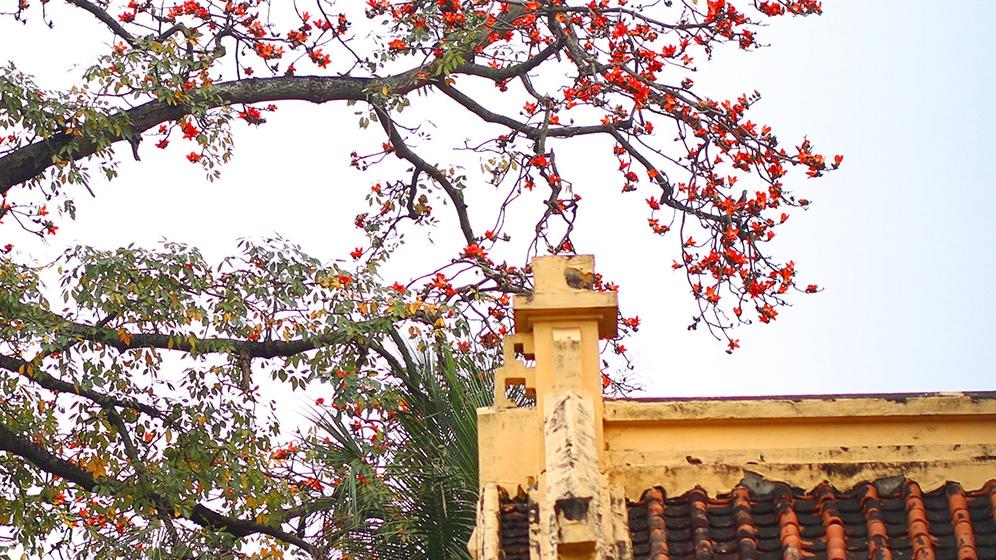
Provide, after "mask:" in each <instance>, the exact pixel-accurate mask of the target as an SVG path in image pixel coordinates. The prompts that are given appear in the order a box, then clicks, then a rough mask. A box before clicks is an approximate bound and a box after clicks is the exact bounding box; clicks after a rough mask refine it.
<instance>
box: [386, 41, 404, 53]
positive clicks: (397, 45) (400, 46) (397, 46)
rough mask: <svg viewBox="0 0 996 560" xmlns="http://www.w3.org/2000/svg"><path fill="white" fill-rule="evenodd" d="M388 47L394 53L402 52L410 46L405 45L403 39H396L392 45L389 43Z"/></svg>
mask: <svg viewBox="0 0 996 560" xmlns="http://www.w3.org/2000/svg"><path fill="white" fill-rule="evenodd" d="M387 46H388V47H389V48H390V49H391V50H392V51H400V50H402V49H405V48H407V47H408V44H407V43H405V42H404V41H402V40H401V39H394V40H393V41H391V42H390V43H388V44H387Z"/></svg>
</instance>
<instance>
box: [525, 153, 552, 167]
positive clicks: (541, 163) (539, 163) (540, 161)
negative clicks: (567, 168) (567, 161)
mask: <svg viewBox="0 0 996 560" xmlns="http://www.w3.org/2000/svg"><path fill="white" fill-rule="evenodd" d="M529 165H535V166H536V167H546V166H547V165H550V160H548V159H546V156H545V155H543V154H540V155H538V156H536V157H534V158H533V159H531V160H529Z"/></svg>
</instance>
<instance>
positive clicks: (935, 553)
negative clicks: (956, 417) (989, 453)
mask: <svg viewBox="0 0 996 560" xmlns="http://www.w3.org/2000/svg"><path fill="white" fill-rule="evenodd" d="M994 510H996V481H991V482H989V483H987V484H986V485H985V486H984V487H983V488H981V489H979V490H975V491H970V492H966V491H965V490H964V489H962V487H961V486H960V485H959V484H957V483H954V482H949V483H948V484H946V485H944V486H942V487H940V488H938V489H936V490H932V491H930V492H923V491H922V490H921V488H920V487H919V486H918V485H917V484H916V482H913V481H902V480H900V481H897V480H895V479H889V480H883V481H879V482H877V483H875V484H871V483H864V484H860V485H858V486H857V487H855V488H854V489H852V490H849V491H847V492H841V491H838V490H836V489H834V488H832V487H830V486H829V485H821V486H819V487H817V488H815V489H813V490H812V491H810V492H803V491H802V490H799V489H792V488H789V487H788V485H785V484H779V483H765V485H764V486H763V487H760V486H755V487H754V488H746V487H737V488H735V489H734V490H733V491H732V492H730V493H729V494H725V495H721V496H717V497H715V498H709V497H708V496H706V494H705V492H703V491H702V490H700V489H696V490H692V491H690V492H688V493H686V494H684V495H682V496H678V497H674V498H670V497H666V496H665V494H664V491H663V490H661V489H660V488H653V489H650V490H647V491H646V492H645V493H644V495H643V497H642V499H641V500H640V501H639V502H636V503H632V502H631V503H629V524H630V532H631V535H632V539H633V549H634V559H635V560H644V559H652V560H665V559H666V560H796V559H798V560H804V559H805V560H809V559H814V560H824V559H825V560H970V559H975V560H978V559H980V558H981V559H993V558H996V521H994V519H993V515H994Z"/></svg>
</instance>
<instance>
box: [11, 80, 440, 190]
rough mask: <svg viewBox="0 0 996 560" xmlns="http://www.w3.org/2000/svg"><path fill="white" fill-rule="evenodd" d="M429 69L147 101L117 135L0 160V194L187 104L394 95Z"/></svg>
mask: <svg viewBox="0 0 996 560" xmlns="http://www.w3.org/2000/svg"><path fill="white" fill-rule="evenodd" d="M428 71H430V68H429V66H419V67H417V68H413V69H411V70H408V71H406V72H402V73H400V74H395V75H393V76H389V77H386V78H353V77H350V76H334V77H320V76H280V77H276V78H260V79H245V80H235V81H231V82H223V83H220V84H215V85H213V86H209V87H207V88H204V89H202V90H200V91H198V92H195V93H194V94H193V95H192V97H191V101H190V103H188V104H171V103H167V102H165V101H150V102H148V103H144V104H142V105H139V106H137V107H134V108H131V109H127V110H124V111H121V112H120V113H117V115H116V116H117V117H120V118H121V119H122V120H123V121H124V126H122V130H121V132H120V134H114V133H113V132H110V131H107V134H106V135H104V136H102V137H100V138H96V137H87V136H75V135H73V134H67V133H59V134H55V135H53V136H50V137H48V138H45V139H43V140H41V141H38V142H35V143H33V144H30V145H28V146H25V147H23V148H20V149H18V150H15V151H13V152H11V153H9V154H7V155H6V156H4V157H2V158H0V196H2V195H5V194H6V193H7V191H9V190H10V189H11V188H12V187H14V186H15V185H18V184H20V183H23V182H25V181H29V180H31V179H33V178H34V177H37V176H38V175H40V174H42V173H44V172H45V170H46V169H48V168H49V167H52V166H53V165H57V163H58V162H59V161H64V160H70V159H72V160H81V159H84V158H87V157H89V156H92V155H94V154H96V153H97V152H99V151H101V150H102V148H101V145H102V144H103V145H106V144H107V143H114V142H119V141H121V140H124V139H126V138H127V137H131V138H134V137H136V136H138V135H139V134H141V133H142V132H144V131H146V130H149V129H150V128H153V127H156V126H158V125H160V124H162V123H166V122H169V121H176V120H178V119H181V118H183V117H184V116H186V115H188V114H190V113H191V106H192V105H197V104H207V105H208V106H209V107H211V108H215V107H221V106H224V105H231V104H233V103H248V104H251V103H264V102H269V101H293V100H297V101H310V102H312V103H328V102H330V101H348V100H353V101H363V100H365V99H366V98H367V93H368V92H369V91H372V90H375V89H377V90H379V89H383V88H385V87H386V88H387V89H388V91H390V92H392V93H394V94H405V93H409V92H411V91H414V90H416V89H419V88H422V87H426V86H427V84H428V82H425V81H424V80H420V79H419V78H418V75H419V74H420V73H424V72H428ZM70 147H71V149H69V148H70Z"/></svg>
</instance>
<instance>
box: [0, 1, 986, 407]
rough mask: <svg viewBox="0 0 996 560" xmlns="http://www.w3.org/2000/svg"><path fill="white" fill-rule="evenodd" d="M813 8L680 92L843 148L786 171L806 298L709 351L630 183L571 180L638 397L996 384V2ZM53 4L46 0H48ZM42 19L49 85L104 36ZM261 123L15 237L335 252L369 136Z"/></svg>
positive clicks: (723, 56) (333, 123) (153, 158)
mask: <svg viewBox="0 0 996 560" xmlns="http://www.w3.org/2000/svg"><path fill="white" fill-rule="evenodd" d="M823 4H824V14H823V15H822V16H821V17H817V18H805V19H801V18H800V19H792V18H778V19H775V20H772V25H771V26H770V27H768V28H766V29H764V30H763V31H762V33H761V34H760V36H759V38H760V40H761V41H762V42H766V43H768V44H770V45H771V46H770V47H768V48H765V49H762V50H760V51H758V52H754V53H749V54H744V53H740V52H738V51H735V50H734V49H727V50H721V51H719V52H717V54H716V56H715V58H714V60H713V61H711V62H709V63H703V64H701V65H700V72H699V73H698V76H696V77H695V82H696V88H697V91H699V92H701V93H708V94H709V95H710V96H712V97H714V98H734V97H736V96H738V95H740V94H741V93H744V92H753V91H754V90H758V91H759V92H760V93H761V95H762V100H761V102H760V103H759V104H757V105H756V106H754V107H752V109H751V113H752V117H751V118H752V120H755V121H760V122H764V123H767V124H770V125H771V126H772V127H773V128H774V129H775V131H776V132H777V134H778V136H779V138H780V139H781V140H782V143H783V144H786V145H797V144H798V142H799V140H801V138H802V137H803V136H806V137H808V138H809V139H810V140H811V141H813V142H814V143H815V145H816V148H817V151H819V152H820V153H824V154H828V155H832V154H843V155H844V158H845V159H844V163H843V165H842V166H841V169H840V170H839V171H837V172H835V173H832V174H830V175H829V176H827V177H825V178H822V179H818V180H806V179H805V178H804V177H802V173H792V174H790V176H789V177H790V178H791V180H792V183H791V184H790V188H791V189H792V190H793V191H794V192H795V194H796V195H798V196H804V197H805V198H809V199H811V200H813V201H814V202H813V204H812V205H811V207H810V209H809V210H807V211H805V212H803V211H796V212H794V213H793V214H792V217H791V218H790V220H789V222H787V223H786V224H785V226H783V227H782V228H781V231H780V233H779V237H778V238H777V239H776V241H777V243H776V244H775V245H774V247H775V249H776V253H777V255H778V256H780V257H783V258H785V259H792V260H794V261H795V262H796V266H797V270H798V271H799V277H800V280H799V281H800V283H801V284H802V285H806V284H810V283H815V284H819V285H820V286H821V287H823V288H824V290H823V291H822V292H820V293H818V294H814V295H808V296H804V295H801V294H800V295H799V296H798V297H796V298H794V299H793V303H794V305H793V307H791V308H788V309H785V310H783V311H782V312H781V313H780V315H779V317H778V319H777V321H775V322H773V323H771V324H769V325H762V324H756V325H753V326H749V327H742V328H740V329H738V331H737V332H736V334H735V335H734V336H735V337H737V338H739V339H740V345H741V348H740V349H739V350H737V351H736V352H734V354H733V355H727V354H726V353H725V352H724V349H725V344H724V343H723V342H720V341H716V340H714V339H712V338H711V337H710V336H709V334H708V333H706V332H704V331H701V330H700V331H694V332H690V331H688V330H687V329H686V327H687V325H688V324H689V322H690V319H691V317H692V314H693V311H694V309H693V305H694V304H693V300H692V298H691V296H690V294H689V292H688V286H687V284H685V279H684V277H683V276H682V275H681V274H680V273H674V272H672V270H671V266H670V265H671V262H672V259H673V258H675V257H676V256H677V248H676V246H675V243H674V242H673V241H672V242H666V243H660V242H658V241H656V240H654V239H653V238H652V237H651V236H650V235H649V234H648V232H647V230H646V227H645V225H644V224H642V223H640V222H641V221H642V215H643V214H639V215H640V216H641V219H640V220H634V219H633V216H634V212H641V211H645V208H641V205H642V206H644V207H645V203H644V202H643V200H642V198H639V199H638V198H632V199H625V198H621V197H620V196H619V195H618V178H617V177H616V175H615V173H614V171H613V172H611V173H603V172H602V170H601V169H600V168H597V167H596V166H594V165H592V166H591V167H593V169H590V176H586V178H585V180H584V181H579V183H578V185H577V186H576V189H577V190H576V192H578V193H579V194H581V195H582V196H584V197H585V199H586V202H588V201H590V204H587V205H586V206H585V207H583V208H582V210H581V217H580V219H581V220H582V221H586V222H587V224H588V225H587V226H586V227H585V228H583V229H582V230H581V231H579V232H578V234H577V236H576V237H575V241H576V245H577V246H578V247H579V250H580V251H581V252H586V253H593V254H595V258H596V270H597V271H598V272H600V273H601V274H603V275H604V276H605V277H606V278H608V279H611V280H613V281H615V282H616V283H618V284H619V285H620V293H619V298H620V305H621V307H622V310H623V313H624V315H626V316H633V315H639V317H640V318H641V321H642V325H641V328H640V330H639V332H638V333H637V334H636V335H635V336H634V337H633V338H632V339H631V340H629V341H627V342H626V346H627V347H628V348H630V350H631V351H632V355H633V359H634V362H633V363H634V367H635V374H636V376H637V380H638V381H640V382H642V383H643V384H644V385H645V386H646V391H645V392H644V393H642V394H640V395H638V396H657V397H690V396H736V395H796V394H842V393H896V392H934V391H984V390H992V389H996V368H994V367H993V366H992V365H991V363H990V362H991V359H992V357H991V351H992V349H993V348H996V319H994V317H996V295H994V290H993V289H992V287H991V284H992V281H991V278H993V276H994V273H996V251H994V248H993V247H994V242H996V233H994V229H993V226H992V225H991V224H990V222H991V218H990V216H989V215H988V214H989V213H990V212H992V211H993V209H996V189H994V188H993V187H994V181H993V179H992V178H991V175H992V170H991V169H990V168H989V167H990V165H992V162H993V161H994V157H993V154H994V153H996V137H994V135H993V133H992V131H993V130H996V105H994V104H993V102H992V99H993V94H992V91H993V90H994V86H996V45H994V44H993V43H994V42H996V39H994V38H993V35H992V33H991V30H992V29H993V28H994V27H996V3H993V2H988V1H981V0H978V1H965V2H961V3H959V4H958V5H957V8H955V7H950V8H949V7H946V6H945V7H942V8H938V4H937V3H936V2H929V3H928V2H926V1H920V2H898V1H885V0H883V1H879V2H858V1H854V0H847V1H839V2H832V1H825V2H824V3H823ZM50 6H51V9H52V10H53V12H54V13H55V14H56V15H57V14H58V12H57V10H59V9H63V10H64V9H65V8H64V7H60V6H59V5H56V4H55V3H52V4H50ZM55 21H56V24H57V26H56V29H55V30H54V31H51V32H48V33H50V35H48V36H47V37H49V38H54V39H55V40H51V41H50V42H49V43H48V46H46V47H43V46H42V45H40V44H39V37H45V36H42V35H40V34H41V33H44V32H45V30H42V29H39V28H38V27H37V26H35V25H34V24H32V25H29V26H24V27H20V26H18V28H17V29H12V30H11V32H10V33H5V34H2V35H0V52H3V53H6V56H7V57H8V58H10V59H13V60H14V61H15V62H16V63H17V64H18V66H19V67H20V68H21V69H22V70H26V71H29V72H34V73H36V74H38V77H39V82H40V83H42V84H43V85H49V86H51V87H57V86H61V85H66V84H71V83H73V81H74V78H73V76H75V75H76V74H78V68H77V69H76V70H73V69H72V64H73V62H74V60H73V59H71V58H70V57H68V56H66V53H67V52H73V53H77V52H85V49H84V48H83V46H86V45H92V46H93V47H94V49H95V52H96V50H97V49H99V48H100V42H101V41H103V40H105V37H106V35H105V34H104V33H103V30H102V29H100V28H99V27H96V26H89V27H88V26H87V25H81V26H78V27H76V28H73V26H70V25H63V24H62V23H61V22H60V20H59V19H58V17H56V19H55ZM6 25H8V26H9V24H6ZM28 44H30V45H33V47H32V48H30V49H28V48H24V45H28ZM66 45H73V46H72V47H71V48H72V49H73V50H72V51H67V50H66V49H67V47H66ZM75 62H77V63H79V64H81V65H83V66H85V65H87V64H88V63H90V62H92V60H91V59H87V58H86V57H85V56H84V57H82V58H81V59H79V60H75ZM74 72H75V73H74ZM428 101H432V102H435V101H433V100H432V99H429V100H428ZM439 103H440V105H439V107H440V109H438V110H434V109H430V111H429V113H428V114H427V115H426V119H427V123H428V125H427V126H430V127H434V128H431V129H432V130H434V134H435V135H436V137H437V139H439V138H442V139H447V138H445V137H446V136H447V135H449V136H450V137H449V138H448V140H449V141H452V142H454V143H457V144H458V143H459V142H460V141H461V140H462V137H460V136H459V133H457V134H456V135H454V134H453V132H451V131H453V130H457V131H459V130H461V128H460V127H461V126H468V123H466V121H465V120H464V121H459V120H457V121H454V120H453V118H452V117H453V115H452V114H450V113H449V112H447V111H446V110H445V107H444V106H443V105H442V103H441V102H439ZM429 106H430V107H433V105H432V104H430V105H429ZM433 111H436V112H433ZM268 118H269V121H270V122H268V123H267V125H265V126H264V127H261V128H259V129H258V130H249V129H248V127H245V126H241V127H236V148H235V149H236V155H235V158H234V160H233V161H232V162H231V163H230V164H229V165H228V166H226V167H225V168H224V169H223V170H222V173H223V175H222V179H221V180H219V181H216V182H214V183H208V182H207V181H205V180H204V177H203V173H202V172H201V171H199V169H198V168H197V167H195V166H193V165H189V164H188V163H187V162H186V161H185V160H184V159H183V158H182V154H181V153H180V152H178V151H169V150H167V151H165V152H160V151H158V150H154V149H153V148H152V146H151V145H150V144H151V142H146V145H145V146H143V149H142V152H141V155H142V158H143V161H141V162H134V161H131V160H130V157H129V158H127V159H125V160H123V161H122V164H121V167H120V177H119V178H118V179H117V180H115V181H112V182H110V183H104V182H100V181H94V185H93V187H94V191H95V192H96V194H97V197H96V198H95V199H90V198H89V197H88V196H78V197H77V203H78V206H79V219H78V221H77V222H75V223H68V222H67V223H63V224H60V225H61V227H62V229H61V230H60V232H59V235H58V236H56V237H54V238H50V239H49V246H47V247H42V246H40V245H38V242H37V241H30V242H28V241H25V243H23V244H21V245H20V246H19V247H23V249H22V250H24V251H25V252H30V253H31V254H32V255H35V256H37V257H38V258H39V259H40V260H44V259H45V258H49V257H50V256H51V255H52V254H55V253H58V252H60V251H62V250H64V249H65V248H66V247H68V246H71V245H73V244H75V243H77V242H79V243H85V244H91V245H95V246H98V247H101V248H113V247H117V246H121V245H126V244H128V243H132V242H135V243H136V244H139V245H145V246H151V245H153V244H154V243H156V242H157V240H160V239H164V238H165V239H169V240H171V241H181V242H185V243H189V244H191V245H195V246H198V247H200V248H201V249H202V250H203V251H204V253H205V254H206V255H207V256H208V258H209V259H214V260H217V259H220V258H221V257H223V256H224V255H226V254H230V253H233V252H234V251H235V250H236V240H237V239H239V238H243V237H262V236H268V235H273V234H275V233H277V234H279V235H281V236H283V237H284V238H286V239H288V240H291V241H293V242H296V243H299V244H301V245H302V246H303V247H304V249H305V250H306V251H308V252H309V253H311V254H313V255H315V256H317V257H319V258H322V259H324V260H330V259H333V258H343V257H345V258H348V257H346V255H347V254H348V252H349V251H350V250H351V249H352V248H353V247H356V246H358V245H360V244H361V241H362V239H361V237H360V234H359V233H358V232H357V231H355V230H354V229H353V228H352V227H351V225H349V224H351V222H352V218H353V216H354V215H355V214H356V213H358V212H362V211H365V205H364V202H363V196H364V194H365V193H366V190H367V188H368V187H369V185H370V182H371V181H372V180H373V179H374V177H373V176H364V175H360V174H357V173H354V172H351V171H349V170H348V169H347V164H348V157H347V155H348V152H349V151H350V148H349V146H351V145H357V146H364V145H373V146H378V145H379V143H380V142H381V141H382V138H381V137H380V136H379V135H377V134H375V133H373V132H362V131H358V130H357V127H356V122H357V119H358V117H357V116H356V115H354V114H353V113H352V109H347V108H345V106H344V105H341V104H340V105H334V106H333V105H330V106H313V105H305V104H297V105H294V104H287V105H284V106H282V107H281V109H280V110H279V111H277V112H276V113H273V114H272V115H268ZM462 118H463V119H466V117H462ZM448 123H455V125H456V126H455V127H452V126H450V125H448ZM563 150H564V152H566V151H567V148H566V147H565V148H563ZM127 152H128V150H126V149H125V150H122V151H121V154H122V156H123V157H124V156H127ZM588 155H589V154H587V153H586V152H585V150H584V149H581V150H577V149H574V150H572V151H571V152H570V153H569V154H565V155H564V157H565V158H569V157H573V158H578V159H577V161H579V162H582V164H583V162H584V161H585V158H586V157H588ZM470 171H473V169H471V170H470ZM610 171H611V170H610ZM606 184H608V185H609V187H605V185H606ZM471 210H472V212H474V211H477V209H476V207H474V206H472V208H471ZM3 233H4V234H10V232H9V229H8V230H7V231H5V232H3ZM10 235H14V234H10ZM29 243H30V244H33V245H29ZM455 243H456V242H455V241H454V240H453V239H452V236H451V235H448V233H447V232H446V231H445V230H442V229H441V230H439V231H437V232H435V233H434V234H433V236H432V243H431V244H427V243H425V242H423V240H421V239H412V240H411V241H410V243H409V246H407V247H406V248H405V249H403V250H402V253H400V254H399V256H398V259H397V262H396V263H395V264H394V265H392V267H391V268H389V269H387V270H386V271H385V273H384V274H385V280H386V281H387V282H388V283H390V282H392V281H394V280H396V279H400V280H407V278H405V275H406V274H409V275H410V274H411V271H412V270H413V269H415V270H417V271H422V268H420V267H417V266H415V265H416V264H419V263H421V262H422V260H423V259H425V258H427V255H435V256H438V257H439V258H440V259H446V258H449V256H450V255H453V254H455V252H456V251H457V250H458V249H459V248H458V247H457V246H456V245H455ZM520 254H521V252H520Z"/></svg>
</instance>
